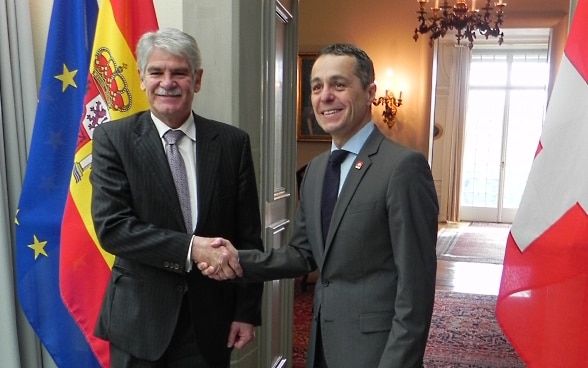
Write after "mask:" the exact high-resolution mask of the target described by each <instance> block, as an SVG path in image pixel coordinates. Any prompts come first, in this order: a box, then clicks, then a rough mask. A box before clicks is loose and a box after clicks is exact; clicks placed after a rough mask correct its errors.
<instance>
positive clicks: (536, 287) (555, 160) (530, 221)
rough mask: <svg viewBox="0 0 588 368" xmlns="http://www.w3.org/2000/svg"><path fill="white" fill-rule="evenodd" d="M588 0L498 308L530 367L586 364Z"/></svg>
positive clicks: (565, 61)
mask: <svg viewBox="0 0 588 368" xmlns="http://www.w3.org/2000/svg"><path fill="white" fill-rule="evenodd" d="M587 82H588V0H579V1H578V4H577V7H576V11H575V14H574V19H573V21H572V26H571V29H570V33H569V36H568V40H567V43H566V47H565V52H564V56H563V58H562V62H561V65H560V69H559V72H558V75H557V78H556V82H555V85H554V88H553V92H552V96H551V99H550V102H549V107H548V109H547V114H546V118H545V124H544V127H543V133H542V135H541V142H540V144H539V148H538V150H537V154H536V157H535V160H534V162H533V167H532V169H531V173H530V174H529V179H528V182H527V186H526V188H525V192H524V195H523V198H522V200H521V204H520V208H519V210H518V212H517V216H516V218H515V220H514V222H513V225H512V228H511V234H510V235H509V237H508V241H507V247H506V254H505V258H504V269H503V272H502V281H501V284H500V292H499V295H498V301H497V304H496V316H497V319H498V322H499V323H500V326H501V327H502V329H503V331H504V333H505V335H506V336H507V337H508V339H509V340H510V342H511V343H512V345H513V347H514V348H515V350H516V351H517V353H518V354H519V355H520V356H521V358H522V359H523V360H524V361H525V363H526V364H527V365H528V366H529V367H549V368H553V367H566V368H574V367H583V368H585V367H588V216H587V214H586V209H587V208H588V83H587Z"/></svg>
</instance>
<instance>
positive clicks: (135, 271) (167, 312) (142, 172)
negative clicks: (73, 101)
mask: <svg viewBox="0 0 588 368" xmlns="http://www.w3.org/2000/svg"><path fill="white" fill-rule="evenodd" d="M137 61H138V67H139V74H140V78H141V88H142V89H143V90H144V91H145V92H146V94H147V98H148V100H149V105H150V110H149V111H145V112H141V113H138V114H136V115H133V116H131V117H128V118H124V119H121V120H119V121H115V122H109V123H104V124H102V125H100V126H99V127H98V128H97V129H96V131H95V132H94V136H93V163H92V173H91V181H92V186H93V197H92V216H93V220H94V225H95V228H96V232H97V235H98V239H99V241H100V244H101V246H102V247H103V248H104V249H105V250H106V251H108V252H110V253H112V254H114V255H115V256H116V260H115V263H114V266H113V269H112V275H111V279H110V281H109V284H108V288H107V291H106V294H105V297H104V302H103V305H102V309H101V312H100V316H99V320H98V323H97V327H96V330H95V334H96V336H98V337H100V338H103V339H105V340H108V341H109V342H110V353H111V367H112V368H120V367H141V368H155V367H157V368H162V367H168V368H171V367H173V368H188V367H190V368H221V367H222V368H226V367H228V366H229V360H230V354H231V350H232V348H233V347H236V348H242V347H243V346H245V344H247V343H248V342H250V341H251V340H252V339H253V338H254V328H255V326H256V325H259V324H260V322H261V295H262V291H263V284H262V283H253V284H236V283H233V284H230V283H218V282H216V281H214V280H210V279H209V278H207V277H204V276H202V275H201V274H200V272H198V270H194V271H193V272H190V270H191V268H192V266H194V262H195V261H206V262H209V263H210V264H212V265H213V266H214V267H215V268H216V269H217V270H219V272H220V273H218V275H222V276H223V277H233V276H235V274H239V272H240V268H239V266H238V263H236V257H235V256H236V250H235V248H237V249H258V250H262V249H263V247H262V243H261V221H260V213H259V203H258V194H257V186H256V180H255V173H254V167H253V161H252V157H251V147H250V142H249V137H248V135H247V134H246V133H245V132H243V131H241V130H239V129H237V128H235V127H232V126H230V125H227V124H223V123H220V122H216V121H213V120H209V119H206V118H204V117H201V116H199V115H196V114H195V113H194V112H193V111H192V108H191V105H192V100H193V98H194V95H195V93H197V92H199V90H200V87H201V82H202V67H201V57H200V51H199V49H198V45H197V43H196V41H195V40H194V38H192V37H191V36H189V35H187V34H185V33H184V32H181V31H179V30H174V29H162V30H159V31H157V32H150V33H147V34H145V35H143V36H142V37H141V39H140V40H139V43H138V45H137ZM168 132H170V134H176V133H177V134H178V135H179V136H180V137H181V139H178V140H177V142H170V141H168V138H167V135H166V134H168ZM173 145H175V146H176V148H177V150H179V155H180V156H179V158H180V161H178V160H177V158H178V153H177V151H176V153H175V158H176V161H173V162H174V164H172V163H171V162H172V161H171V158H170V159H169V160H170V161H169V162H170V163H168V158H167V157H166V151H167V150H168V149H169V150H170V152H171V150H172V148H173V147H172V146H173ZM171 156H173V154H171V153H170V157H171ZM180 162H181V164H180ZM176 164H177V165H181V166H183V167H182V169H181V170H180V171H181V172H182V174H183V178H184V180H183V181H182V180H178V181H176V180H175V178H174V176H175V175H176V171H175V165H176ZM180 188H184V189H185V191H184V192H183V193H185V194H186V197H185V198H183V199H180V198H179V195H180V193H181V192H182V190H181V189H180ZM186 205H187V206H186ZM183 209H186V211H185V213H184V212H183ZM212 237H218V238H212ZM220 238H224V239H227V240H228V241H230V243H232V244H233V245H234V247H235V248H232V246H231V244H228V243H227V244H226V247H220V248H216V249H215V248H212V247H210V244H221V243H223V242H224V240H223V239H220ZM215 242H216V243H215ZM229 262H233V263H232V265H233V267H234V268H231V267H225V268H222V269H221V266H223V265H224V266H228V264H229ZM194 267H195V266H194Z"/></svg>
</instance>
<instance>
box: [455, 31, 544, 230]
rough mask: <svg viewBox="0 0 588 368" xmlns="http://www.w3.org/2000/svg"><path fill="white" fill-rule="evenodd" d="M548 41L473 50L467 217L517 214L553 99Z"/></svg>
mask: <svg viewBox="0 0 588 368" xmlns="http://www.w3.org/2000/svg"><path fill="white" fill-rule="evenodd" d="M545 41H546V42H545V44H544V45H539V44H535V45H533V47H529V46H527V45H522V44H521V45H519V46H514V45H513V46H511V47H509V48H505V49H500V48H491V49H484V48H483V47H481V48H477V49H474V50H473V52H472V56H471V62H470V71H469V79H468V81H469V83H468V94H467V99H466V118H465V139H464V151H463V162H462V175H461V193H460V214H461V219H462V220H464V221H485V222H507V223H510V222H512V221H513V219H514V216H515V215H516V211H517V209H518V206H519V202H520V200H521V197H522V194H523V191H524V189H525V184H526V180H527V176H528V174H529V171H530V169H531V165H532V163H533V158H534V155H535V152H536V149H537V145H538V143H539V138H540V135H541V129H542V124H543V118H544V111H545V107H546V102H547V86H548V81H549V61H548V57H547V55H548V48H547V41H548V39H547V38H546V40H545Z"/></svg>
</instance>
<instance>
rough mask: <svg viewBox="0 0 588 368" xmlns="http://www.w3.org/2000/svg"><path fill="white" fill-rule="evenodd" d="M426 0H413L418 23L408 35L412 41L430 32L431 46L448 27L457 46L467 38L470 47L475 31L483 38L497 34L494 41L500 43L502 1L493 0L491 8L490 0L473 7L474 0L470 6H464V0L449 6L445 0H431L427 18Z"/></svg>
mask: <svg viewBox="0 0 588 368" xmlns="http://www.w3.org/2000/svg"><path fill="white" fill-rule="evenodd" d="M428 1H429V0H417V2H418V3H419V6H420V9H419V10H418V11H417V13H418V14H419V16H418V18H417V19H418V20H419V22H420V24H419V26H418V27H417V28H416V29H415V30H414V36H413V37H412V38H414V40H415V42H416V41H417V40H418V38H419V33H420V34H426V33H430V36H429V45H431V46H432V45H433V41H435V40H436V39H438V38H439V37H445V34H446V33H447V31H448V30H455V31H456V32H457V34H456V35H455V37H456V38H457V44H458V45H460V44H461V40H462V39H467V40H468V47H469V48H470V49H471V48H472V47H474V39H475V38H476V31H478V32H479V33H480V34H481V35H482V36H484V37H485V38H486V39H488V37H490V36H492V37H498V44H499V45H501V44H502V41H503V36H504V34H503V33H502V31H501V30H500V26H501V25H502V17H503V14H504V7H505V6H506V3H505V2H503V0H498V2H495V3H494V7H492V6H491V5H490V1H491V0H485V3H486V4H485V5H484V6H483V7H481V8H476V0H471V1H472V6H471V8H469V7H468V5H467V4H466V1H465V0H456V3H455V5H449V4H448V1H447V0H443V4H442V5H439V0H435V7H433V8H431V10H432V11H433V15H432V17H429V15H428V14H427V11H426V10H425V4H426V3H427V2H428ZM494 10H495V12H494V14H493V11H494Z"/></svg>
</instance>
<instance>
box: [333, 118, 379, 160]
mask: <svg viewBox="0 0 588 368" xmlns="http://www.w3.org/2000/svg"><path fill="white" fill-rule="evenodd" d="M374 128H375V125H374V122H373V121H370V122H369V123H367V124H366V125H364V126H363V128H361V129H360V130H359V131H358V132H357V133H355V134H354V135H353V137H351V138H350V139H349V140H348V141H347V142H345V144H344V145H343V147H341V149H343V150H345V151H349V152H351V153H353V154H354V155H357V154H359V151H360V150H361V148H362V147H363V145H364V143H365V142H366V141H367V139H368V137H369V136H370V134H372V131H373V130H374ZM336 149H338V148H337V146H335V143H331V152H333V151H334V150H336Z"/></svg>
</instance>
